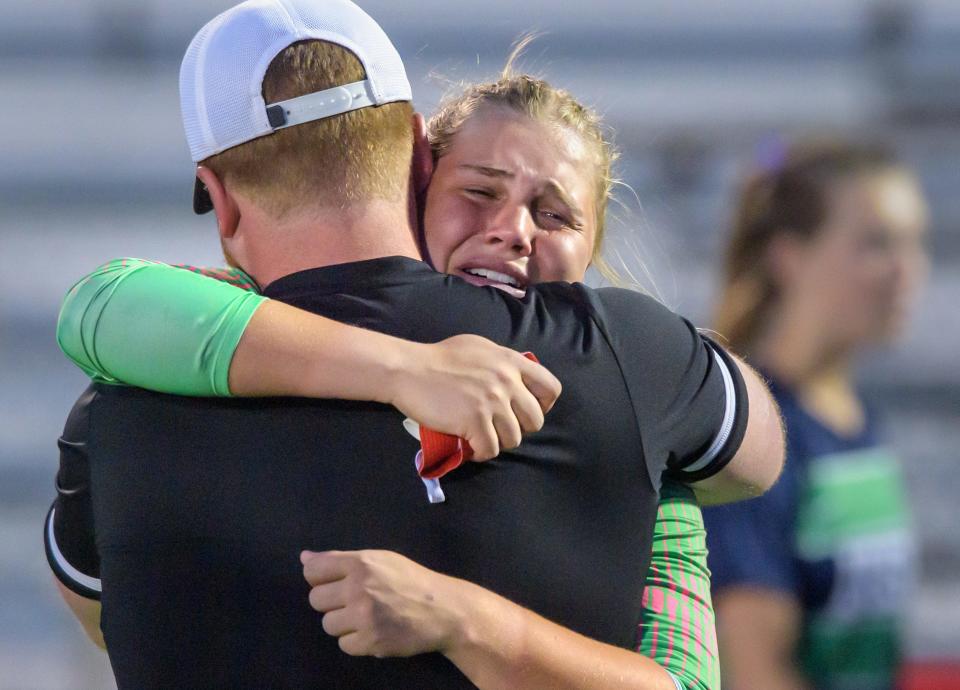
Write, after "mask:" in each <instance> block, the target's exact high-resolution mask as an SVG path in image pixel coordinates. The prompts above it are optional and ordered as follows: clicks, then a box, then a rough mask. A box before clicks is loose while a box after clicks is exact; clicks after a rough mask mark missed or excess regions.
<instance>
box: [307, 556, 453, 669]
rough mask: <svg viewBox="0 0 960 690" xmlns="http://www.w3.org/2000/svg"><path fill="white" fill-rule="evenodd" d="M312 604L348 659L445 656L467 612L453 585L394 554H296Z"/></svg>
mask: <svg viewBox="0 0 960 690" xmlns="http://www.w3.org/2000/svg"><path fill="white" fill-rule="evenodd" d="M300 560H301V562H302V563H303V574H304V577H305V578H306V580H307V582H308V583H310V585H311V590H310V605H311V606H312V607H313V608H314V609H316V610H317V611H319V612H321V613H323V614H324V616H323V629H324V630H325V631H326V632H327V634H329V635H333V636H335V637H337V638H339V643H340V649H342V650H343V651H344V652H346V653H347V654H350V655H351V656H375V657H388V656H401V657H405V656H412V655H414V654H421V653H424V652H432V651H441V652H442V651H443V650H444V649H445V648H446V647H447V646H448V645H449V644H451V643H452V641H453V640H454V639H455V637H456V635H457V634H458V631H459V630H460V629H461V628H462V626H463V622H464V619H465V612H464V609H463V607H462V605H461V604H462V598H461V597H460V596H459V595H458V591H459V590H458V583H459V582H460V581H459V580H456V579H454V578H451V577H447V576H445V575H441V574H440V573H437V572H435V571H433V570H429V569H427V568H424V567H423V566H421V565H418V564H417V563H414V562H413V561H411V560H410V559H409V558H405V557H404V556H401V555H400V554H397V553H394V552H392V551H375V550H366V551H326V552H323V553H313V552H310V551H304V552H303V553H301V554H300Z"/></svg>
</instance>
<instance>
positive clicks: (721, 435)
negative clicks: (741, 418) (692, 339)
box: [683, 345, 737, 474]
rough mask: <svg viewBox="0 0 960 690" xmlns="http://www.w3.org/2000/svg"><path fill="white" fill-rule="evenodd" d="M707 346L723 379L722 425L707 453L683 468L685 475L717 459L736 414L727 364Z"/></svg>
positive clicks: (734, 393)
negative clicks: (724, 402) (724, 404)
mask: <svg viewBox="0 0 960 690" xmlns="http://www.w3.org/2000/svg"><path fill="white" fill-rule="evenodd" d="M708 346H709V347H710V352H711V353H712V354H713V361H714V362H716V365H717V366H718V367H719V368H720V375H721V376H722V377H723V388H724V393H725V396H726V406H725V407H724V411H723V423H722V424H721V425H720V430H719V431H717V435H716V436H714V437H713V442H712V443H711V444H710V447H709V448H707V452H706V453H704V454H703V455H702V456H700V458H699V459H697V460H695V461H694V462H692V463H691V464H689V465H687V466H686V467H684V468H683V472H684V473H687V474H689V473H692V472H698V471H700V470H702V469H703V468H704V467H707V466H708V465H709V464H710V463H711V462H713V461H714V460H715V459H716V458H717V456H718V455H719V454H720V451H721V450H722V449H723V447H724V446H725V445H726V443H727V441H728V440H729V439H730V433H731V432H732V431H733V422H734V420H735V417H736V414H737V389H736V387H735V386H734V385H733V376H732V375H731V374H730V369H729V368H728V367H727V363H726V362H725V361H723V357H721V356H720V354H719V353H718V352H717V351H716V350H715V349H714V348H713V345H708Z"/></svg>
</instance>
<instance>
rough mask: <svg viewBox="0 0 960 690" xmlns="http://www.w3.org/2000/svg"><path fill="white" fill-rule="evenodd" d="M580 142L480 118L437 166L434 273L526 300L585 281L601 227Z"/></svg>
mask: <svg viewBox="0 0 960 690" xmlns="http://www.w3.org/2000/svg"><path fill="white" fill-rule="evenodd" d="M586 154H587V152H586V151H585V150H584V148H583V145H582V143H581V142H580V140H579V138H578V137H577V136H576V135H575V134H573V133H571V132H567V131H564V130H560V129H559V128H555V127H550V126H549V125H544V124H542V123H540V122H537V121H534V120H532V119H530V118H529V117H527V116H525V115H522V114H517V113H513V112H511V111H508V110H505V109H500V108H486V109H482V110H480V111H478V112H477V113H475V114H474V115H473V116H472V117H471V118H470V119H469V120H468V121H467V122H466V123H465V124H464V126H463V127H462V128H461V130H460V131H459V132H458V133H457V134H456V136H455V137H454V138H453V142H452V146H451V147H450V149H449V151H448V152H447V154H446V155H444V156H443V157H442V158H441V159H440V160H439V161H438V162H437V165H436V169H435V170H434V173H433V179H432V180H431V182H430V188H429V190H428V191H427V200H426V205H425V209H424V215H423V227H424V238H425V242H426V247H427V251H428V253H429V258H430V261H431V263H432V264H433V266H434V268H435V269H436V270H438V271H442V272H444V273H450V274H453V275H456V276H460V277H461V278H463V279H464V280H467V281H468V282H470V283H473V284H474V285H493V286H495V287H499V288H501V289H503V290H504V291H506V292H508V293H510V294H513V295H516V296H522V295H523V292H524V290H525V289H526V286H527V285H530V284H532V283H539V282H544V281H554V280H565V281H570V282H575V281H581V280H583V276H584V273H585V272H586V270H587V266H589V265H590V259H591V256H592V254H593V245H594V239H595V237H596V221H595V213H594V208H595V206H594V199H593V184H592V182H593V179H592V173H593V168H592V166H591V165H590V163H589V162H587V161H588V157H587V155H586Z"/></svg>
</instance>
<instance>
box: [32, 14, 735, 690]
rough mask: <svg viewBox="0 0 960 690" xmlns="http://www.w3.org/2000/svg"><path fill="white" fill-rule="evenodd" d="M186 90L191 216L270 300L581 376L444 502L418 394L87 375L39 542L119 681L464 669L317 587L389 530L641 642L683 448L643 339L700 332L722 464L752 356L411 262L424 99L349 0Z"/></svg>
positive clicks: (273, 24) (492, 580) (482, 578)
mask: <svg viewBox="0 0 960 690" xmlns="http://www.w3.org/2000/svg"><path fill="white" fill-rule="evenodd" d="M181 97H182V102H183V117H184V124H185V128H186V131H187V138H188V141H189V143H190V148H191V152H192V154H193V158H194V160H195V161H196V162H198V163H199V164H200V165H199V166H198V168H197V178H198V179H197V184H196V190H195V196H194V207H195V210H196V211H197V212H205V211H208V210H211V209H213V210H215V211H216V216H217V222H218V225H219V231H220V237H221V241H222V243H223V247H224V251H225V253H226V255H227V256H228V257H229V259H230V260H231V261H232V262H234V263H235V264H237V265H239V266H242V267H243V268H244V269H245V270H246V271H247V272H248V273H249V274H250V275H251V276H252V277H253V278H254V279H255V280H256V281H257V282H258V283H259V284H261V285H266V286H267V287H266V288H265V290H264V293H265V294H266V295H268V296H270V297H272V298H273V299H274V300H275V301H278V302H286V303H288V304H292V305H294V306H299V307H301V308H304V309H307V310H310V311H314V312H316V313H320V314H323V315H326V316H331V317H334V318H336V319H337V320H340V321H345V322H348V323H353V324H358V325H363V326H365V327H368V328H372V329H375V330H379V331H382V332H384V333H388V334H390V335H394V336H400V337H404V338H407V339H410V340H420V341H423V342H433V341H436V340H441V339H443V338H447V337H450V336H452V335H454V334H457V333H465V332H469V333H476V334H478V335H483V336H486V337H488V338H491V339H493V340H495V341H497V342H500V343H501V344H503V345H506V346H508V347H510V348H512V349H515V350H518V351H533V352H535V353H536V354H537V355H538V356H539V357H540V359H541V360H542V361H544V362H545V363H547V365H548V366H549V367H550V368H551V369H553V370H555V371H560V372H563V376H564V395H563V397H562V398H561V399H560V402H558V404H557V407H556V408H555V409H554V410H553V412H552V413H551V414H550V415H549V416H548V418H547V420H546V422H545V424H544V428H543V431H542V432H541V433H540V434H538V435H536V436H533V437H531V438H530V439H529V440H528V441H526V442H525V443H524V444H523V446H522V447H521V448H520V449H518V450H517V451H515V452H508V453H504V454H503V455H502V456H501V461H499V462H495V463H490V464H486V465H468V466H464V467H462V468H460V469H458V470H457V471H456V472H454V473H452V474H450V475H448V477H447V478H445V480H444V481H445V484H444V490H445V492H446V495H447V499H448V500H447V501H446V502H445V503H439V504H431V503H428V502H427V501H426V500H425V499H424V495H423V486H422V484H421V483H420V480H419V477H418V476H417V475H416V473H415V472H413V469H412V467H411V466H410V462H409V458H410V457H412V456H413V453H414V451H415V443H414V441H413V440H412V439H411V438H410V437H409V436H408V435H407V433H406V432H405V431H404V429H403V427H402V425H401V424H400V421H402V415H399V413H398V412H396V411H395V410H392V409H389V408H387V407H385V406H383V405H377V404H372V403H371V404H368V403H348V402H342V401H321V402H316V401H312V402H311V401H303V400H293V399H283V400H272V401H269V402H266V403H256V402H251V401H239V400H227V401H221V400H211V399H187V398H178V397H173V396H164V395H158V394H153V393H148V392H145V391H142V390H139V389H133V388H118V387H111V386H103V385H95V386H93V387H92V388H91V389H90V390H89V391H88V393H87V394H86V395H85V396H84V397H83V398H81V400H80V402H79V403H78V404H77V406H76V407H75V408H74V411H73V413H72V414H71V418H70V419H69V420H68V423H67V427H66V429H65V431H64V436H63V438H62V440H61V449H62V458H61V473H60V476H59V478H58V480H59V485H58V488H60V489H61V491H62V495H61V500H58V503H57V504H55V506H54V509H53V510H52V511H51V514H50V519H49V521H48V533H47V538H48V552H50V553H52V556H51V563H53V564H54V570H55V572H56V573H57V575H58V577H59V578H60V579H61V581H62V582H63V583H64V584H65V585H66V586H68V587H72V588H74V591H76V592H77V593H79V594H84V595H90V596H94V595H100V596H102V604H103V620H102V627H103V632H104V636H105V638H106V641H107V646H108V649H109V651H110V656H111V662H112V663H113V667H114V670H115V672H116V676H117V681H118V684H119V685H120V686H121V687H136V688H142V687H316V686H330V687H371V688H373V687H377V688H381V687H458V686H467V685H469V683H468V681H467V680H466V678H465V677H464V676H463V675H461V674H460V672H459V671H458V670H457V669H456V668H455V667H454V666H453V665H451V664H450V663H449V662H447V661H446V660H445V659H443V658H442V657H440V656H439V655H435V654H434V655H420V656H416V657H412V658H409V659H383V660H378V659H371V658H354V657H349V656H346V655H344V654H342V653H341V652H340V651H339V649H338V647H337V644H336V640H335V639H333V638H331V637H329V636H328V635H326V634H325V632H324V630H323V628H322V625H321V619H320V616H319V615H317V614H316V613H315V612H314V611H313V610H312V609H310V608H309V606H307V605H306V595H307V591H308V587H307V585H306V583H305V582H304V580H303V576H302V568H301V566H300V563H299V561H298V558H297V556H298V554H299V553H300V550H301V549H303V548H311V549H314V550H330V549H341V550H355V549H369V548H379V549H389V550H393V551H398V552H400V553H403V554H404V555H406V556H408V557H410V558H411V559H413V560H415V561H417V562H420V563H423V564H424V565H426V566H427V567H430V568H433V569H435V570H439V571H441V572H445V573H450V574H452V575H455V576H457V577H461V578H464V579H466V580H470V581H474V582H478V583H481V584H483V585H484V586H486V587H489V588H490V589H493V590H494V591H497V592H500V593H502V594H504V595H506V596H508V597H509V598H511V599H513V600H515V601H517V602H519V603H522V604H523V605H525V606H527V607H529V608H531V609H533V610H534V611H537V612H539V613H541V614H543V615H544V616H546V617H548V618H550V619H552V620H555V621H557V622H559V623H561V624H563V625H566V626H569V627H571V628H574V629H575V630H577V631H579V632H582V633H584V634H586V635H589V636H591V637H593V638H595V639H598V640H601V641H604V642H608V643H610V644H615V645H619V646H622V647H629V646H630V645H632V643H633V639H634V635H635V625H636V620H637V611H638V607H639V605H640V589H641V588H642V583H641V582H638V580H639V578H638V577H637V573H639V572H643V570H644V565H645V562H646V559H647V558H648V556H649V552H650V538H651V533H652V520H653V517H654V512H655V507H656V500H657V492H656V488H655V482H653V481H651V480H650V477H649V476H648V474H647V472H650V473H651V475H653V473H654V472H656V473H657V476H658V475H659V472H660V471H662V469H663V465H664V464H665V459H664V457H661V456H660V455H657V456H656V457H654V454H652V453H650V452H649V451H650V446H644V444H642V443H641V439H640V433H639V428H640V427H641V426H643V425H644V424H646V420H641V419H638V417H637V414H638V413H637V412H636V411H635V407H634V405H633V404H632V403H631V396H635V395H636V394H637V393H638V392H642V391H640V388H641V387H642V386H643V385H645V384H646V383H649V378H650V377H649V375H648V374H645V373H644V367H642V366H640V365H639V364H637V357H636V354H635V352H634V351H633V346H634V345H635V344H636V343H638V342H641V341H640V339H641V338H643V339H647V340H643V341H642V345H643V346H642V347H639V349H640V350H641V351H643V349H644V347H645V346H647V345H648V344H649V338H650V336H649V333H650V332H655V331H656V330H657V328H656V327H657V323H656V320H661V321H663V322H669V326H670V327H669V328H665V329H664V331H669V332H671V333H681V332H682V333H686V334H687V335H686V337H687V340H686V341H683V340H682V339H680V337H679V336H677V338H678V340H677V342H676V343H668V344H667V345H665V346H664V348H663V349H664V350H665V352H663V353H662V357H665V358H667V359H670V358H676V359H679V360H682V361H683V367H689V366H690V363H691V362H692V363H693V364H694V365H695V366H694V367H693V368H694V369H696V370H697V371H699V372H700V375H699V379H698V380H696V381H695V384H696V385H695V386H693V387H692V388H693V390H694V391H695V393H694V394H693V395H692V397H693V398H694V399H696V401H699V400H708V399H709V400H710V401H713V402H716V400H718V399H720V400H726V401H727V404H726V405H725V407H724V406H721V407H724V409H723V410H721V411H720V412H719V417H718V420H717V425H718V426H723V428H724V430H725V431H724V436H723V441H722V443H719V444H716V446H717V448H716V452H715V459H716V461H717V463H718V464H720V463H722V462H723V461H725V460H729V458H730V457H731V456H732V455H733V454H734V453H735V452H736V450H737V447H738V445H739V442H740V440H741V439H742V438H743V436H744V433H745V426H746V417H747V413H746V403H745V395H744V393H743V388H744V383H743V381H742V379H741V378H740V377H739V374H738V373H737V372H736V367H726V365H724V366H719V365H718V366H715V367H712V368H711V367H709V366H701V365H703V363H704V362H705V361H709V362H713V361H714V357H716V358H718V359H717V361H721V360H722V358H723V357H725V355H723V354H722V353H717V352H715V351H713V350H712V349H711V348H710V347H708V346H706V345H704V344H703V343H702V342H701V341H700V339H699V336H697V335H696V334H695V333H694V334H691V333H690V332H689V329H686V328H685V327H679V328H678V327H677V326H679V325H680V323H679V317H675V316H674V315H672V314H669V313H668V312H666V310H663V309H662V308H659V307H658V308H657V309H652V308H651V306H650V301H649V300H646V298H642V297H641V296H639V295H630V294H627V293H616V295H613V294H612V293H606V295H604V294H601V293H594V292H591V291H589V290H587V289H586V288H583V287H582V286H570V285H566V284H564V285H560V284H556V285H553V286H544V287H542V288H541V287H532V288H530V289H529V290H528V292H527V296H526V298H525V299H524V300H523V301H522V302H521V301H517V300H516V299H514V298H512V297H510V296H508V295H505V294H503V293H501V292H499V291H496V290H489V289H477V288H475V287H472V286H470V285H468V284H466V283H464V282H462V281H458V280H453V279H450V278H446V277H444V276H441V275H439V274H437V273H434V272H433V271H431V270H430V269H429V268H428V267H427V266H425V265H424V264H422V263H421V262H419V253H418V251H417V239H416V233H415V227H416V204H415V199H416V197H417V195H418V194H420V193H421V192H422V191H423V188H424V187H425V185H426V183H427V180H428V178H429V174H430V171H431V165H432V160H431V154H430V150H429V147H428V145H427V143H426V141H425V137H424V131H423V120H422V118H421V117H420V116H419V115H414V114H413V112H412V109H411V107H410V104H409V100H410V89H409V84H408V83H407V80H406V77H405V75H404V72H403V66H402V63H401V61H400V58H399V56H398V55H397V53H396V51H395V50H394V48H393V46H392V45H391V44H390V42H389V40H388V39H387V37H386V36H385V35H384V34H383V32H382V30H381V29H380V28H379V27H378V26H377V25H376V24H375V23H374V22H373V20H371V19H370V18H369V17H368V16H367V15H366V14H364V13H363V12H362V11H361V10H359V9H358V8H357V7H356V6H355V5H353V4H352V3H349V2H347V1H346V0H325V1H322V2H320V1H316V2H307V1H305V0H301V1H294V0H254V1H251V2H247V3H244V4H242V5H239V6H238V7H236V8H233V9H232V10H229V11H227V12H225V13H224V14H222V15H220V16H219V17H217V18H216V19H214V20H213V21H212V22H211V23H210V24H208V25H207V26H206V27H204V29H202V30H201V32H200V33H199V34H198V35H197V37H196V38H195V39H194V41H193V43H192V44H191V46H190V48H189V49H188V51H187V55H186V57H185V59H184V65H183V69H182V73H181ZM634 297H635V298H636V299H633V298H634ZM438 307H440V308H438ZM251 313H252V312H251ZM638 324H640V325H639V326H638ZM661 325H662V324H661ZM571 343H576V344H578V345H577V346H576V347H574V346H571V345H570V344H571ZM671 344H675V345H677V347H676V348H675V349H674V350H671V348H670V345H671ZM658 356H660V355H658ZM656 361H661V360H656ZM664 361H665V360H664ZM645 366H646V367H647V369H649V368H650V366H649V362H648V363H647V365H645ZM704 372H708V373H707V374H704ZM684 383H689V382H688V381H686V380H685V381H684ZM733 391H735V392H736V395H734V394H733ZM725 396H726V397H725ZM704 404H705V403H704ZM714 407H716V406H714ZM690 408H691V411H696V410H697V409H698V408H697V405H695V404H691V406H690ZM721 422H722V424H721ZM709 440H710V438H709V437H707V441H708V442H709ZM645 449H646V450H645ZM685 450H689V451H691V452H692V448H691V449H685ZM663 455H666V453H664V454H663ZM644 458H646V462H647V464H648V466H646V467H644V466H643V460H642V459H644ZM656 463H660V465H658V466H656V467H654V465H655V464H656ZM78 497H80V498H83V499H84V501H85V502H83V501H77V500H76V499H78ZM78 544H81V545H83V544H85V545H86V547H87V551H86V552H85V555H86V556H87V558H86V559H83V558H81V559H80V560H73V557H72V555H71V552H73V553H77V552H80V551H82V548H81V547H78V546H77V545H78ZM91 545H92V546H91ZM91 551H92V555H91ZM570 554H574V555H577V556H582V557H581V558H570V557H569V556H570ZM83 560H86V561H87V562H85V563H83V565H88V564H89V561H91V560H95V561H96V569H97V575H98V576H99V577H94V576H93V574H92V573H85V572H84V568H83V567H81V562H80V561H83ZM561 560H563V565H562V567H558V564H559V563H560V562H561ZM78 575H79V577H78Z"/></svg>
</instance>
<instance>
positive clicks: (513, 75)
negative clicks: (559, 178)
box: [427, 35, 621, 284]
mask: <svg viewBox="0 0 960 690" xmlns="http://www.w3.org/2000/svg"><path fill="white" fill-rule="evenodd" d="M535 38H536V37H535V36H532V35H530V36H526V37H524V38H523V39H521V40H520V41H519V42H518V43H517V44H516V45H515V46H514V49H513V51H512V52H511V54H510V57H509V58H508V59H507V64H506V66H505V67H504V68H503V71H502V72H501V74H500V78H499V79H497V80H496V81H493V82H487V83H484V84H472V85H468V86H465V87H462V88H461V89H459V90H458V91H457V92H456V93H454V94H452V95H449V96H447V97H446V98H445V99H444V100H443V101H442V102H441V104H440V107H439V109H438V110H437V112H436V113H435V114H434V115H433V116H432V117H431V118H430V120H429V121H428V123H427V136H428V137H429V140H430V145H431V148H432V149H433V156H434V159H435V160H439V159H440V158H442V157H443V156H444V155H446V153H447V152H448V151H449V150H450V147H451V146H452V145H453V140H454V138H455V137H456V136H457V134H458V133H459V132H460V130H461V129H462V128H463V126H464V124H466V122H467V121H468V120H469V119H470V118H471V117H473V116H474V115H475V114H476V113H477V112H478V111H479V110H481V109H482V108H485V107H491V106H492V107H500V108H508V109H510V110H512V111H514V112H517V113H520V114H522V115H526V116H527V117H529V118H531V119H532V120H534V121H537V122H542V123H544V124H547V125H550V126H554V127H560V128H562V129H564V130H566V131H568V132H573V133H574V134H576V135H577V136H578V137H579V138H580V141H581V142H583V144H584V145H585V148H586V150H587V151H588V156H589V162H590V163H591V164H592V166H593V175H594V177H593V179H594V201H595V204H594V207H595V216H596V217H595V222H596V228H597V233H596V237H595V239H594V244H593V255H592V257H591V259H592V262H593V265H594V267H595V268H596V269H597V270H598V271H599V272H600V273H601V274H602V275H603V276H604V277H605V278H607V279H608V280H610V281H611V282H613V283H614V284H616V283H618V282H621V279H620V277H619V275H618V274H617V273H616V271H615V270H613V268H612V267H610V266H609V265H608V264H607V262H605V261H604V260H603V257H602V256H601V249H602V247H603V239H604V234H605V231H606V215H607V202H608V201H609V200H610V198H611V193H612V189H613V186H614V184H616V183H617V180H616V179H614V177H613V163H614V161H616V160H617V158H618V157H619V152H618V151H617V149H616V148H615V147H614V145H613V143H612V141H611V140H610V138H609V137H608V136H607V135H606V133H605V132H604V127H603V125H602V123H601V120H600V117H599V115H597V113H596V112H595V111H594V110H593V109H591V108H589V107H587V106H585V105H583V104H582V103H580V102H579V101H578V100H577V99H575V98H574V97H573V96H572V95H571V94H570V93H569V92H568V91H566V90H564V89H559V88H556V87H554V86H552V85H551V84H549V83H548V82H547V81H545V80H543V79H540V78H538V77H534V76H531V75H529V74H520V73H517V72H515V71H514V63H515V62H516V61H517V59H518V58H519V57H520V55H521V54H522V53H523V51H524V49H525V48H526V47H527V46H528V45H529V44H530V42H531V41H533V40H534V39H535Z"/></svg>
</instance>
